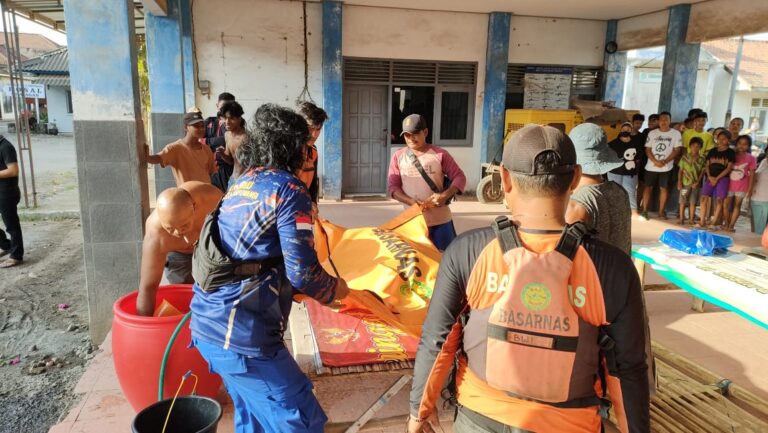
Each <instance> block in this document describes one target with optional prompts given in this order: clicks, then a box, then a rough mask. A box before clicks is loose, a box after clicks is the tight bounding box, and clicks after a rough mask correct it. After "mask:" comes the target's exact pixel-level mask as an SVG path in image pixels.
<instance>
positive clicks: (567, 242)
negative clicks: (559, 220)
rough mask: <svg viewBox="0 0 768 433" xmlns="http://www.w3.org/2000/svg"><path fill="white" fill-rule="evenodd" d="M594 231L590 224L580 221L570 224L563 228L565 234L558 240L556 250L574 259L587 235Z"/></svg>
mask: <svg viewBox="0 0 768 433" xmlns="http://www.w3.org/2000/svg"><path fill="white" fill-rule="evenodd" d="M593 233H594V230H592V229H590V228H589V226H587V225H586V224H584V223H583V222H581V221H579V222H576V223H573V224H568V225H567V226H566V227H565V230H563V235H562V236H561V237H560V240H559V241H558V242H557V246H556V247H555V251H557V252H559V253H560V254H562V255H564V256H565V257H568V258H569V259H571V260H573V258H574V257H576V251H578V250H579V246H581V244H582V242H583V241H584V238H585V237H588V236H590V235H592V234H593Z"/></svg>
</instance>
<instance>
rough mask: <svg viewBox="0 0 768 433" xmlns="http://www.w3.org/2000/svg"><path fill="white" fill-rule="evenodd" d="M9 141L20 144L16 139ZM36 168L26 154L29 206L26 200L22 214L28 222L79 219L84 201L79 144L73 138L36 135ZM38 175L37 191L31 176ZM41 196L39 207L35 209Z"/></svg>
mask: <svg viewBox="0 0 768 433" xmlns="http://www.w3.org/2000/svg"><path fill="white" fill-rule="evenodd" d="M9 139H10V140H11V141H12V142H13V143H14V144H16V136H15V135H13V134H11V135H10V136H9ZM31 150H32V166H33V168H34V170H31V169H30V158H29V154H28V152H26V151H24V152H22V155H21V157H22V158H23V161H24V175H25V181H26V182H24V183H22V184H21V185H20V187H21V188H22V193H23V192H24V184H26V191H27V198H28V201H27V203H26V204H27V205H26V206H25V201H24V198H23V197H22V201H21V205H20V207H21V209H20V210H19V212H20V213H21V214H22V215H24V216H23V218H25V219H34V218H39V217H41V216H49V215H51V214H54V215H56V216H68V217H73V216H77V215H78V213H79V211H80V201H79V199H78V195H77V162H76V156H75V142H74V139H73V138H72V136H71V135H43V134H38V135H32V146H31ZM32 171H34V188H33V185H32V183H33V182H32V180H33V179H32V176H31V173H32ZM34 192H37V207H36V208H35V207H34Z"/></svg>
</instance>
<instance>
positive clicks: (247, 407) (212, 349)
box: [193, 339, 328, 433]
mask: <svg viewBox="0 0 768 433" xmlns="http://www.w3.org/2000/svg"><path fill="white" fill-rule="evenodd" d="M193 345H194V346H195V347H196V348H197V350H198V351H199V352H200V354H201V355H202V356H203V358H205V360H206V361H208V365H209V367H210V369H211V371H212V372H214V373H216V374H218V375H219V376H221V378H222V379H223V381H224V386H226V388H227V391H228V392H229V395H230V396H231V397H232V401H233V402H234V408H235V431H236V432H237V433H252V432H255V433H322V432H323V427H324V426H325V423H326V421H328V418H327V417H326V416H325V412H323V408H322V407H320V403H319V402H318V401H317V398H315V395H314V394H313V393H312V382H310V381H309V379H308V378H307V376H306V375H304V373H302V371H301V370H300V369H299V366H298V364H296V361H295V360H294V359H293V357H291V354H290V353H289V352H288V349H285V348H284V349H281V350H279V351H278V352H276V353H275V354H273V355H271V356H264V357H249V356H245V355H242V354H239V353H235V352H232V351H230V350H224V349H222V348H221V347H219V346H217V345H213V344H209V343H206V342H204V341H200V340H199V339H194V341H193Z"/></svg>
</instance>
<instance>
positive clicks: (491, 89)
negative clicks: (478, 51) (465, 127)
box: [480, 12, 512, 162]
mask: <svg viewBox="0 0 768 433" xmlns="http://www.w3.org/2000/svg"><path fill="white" fill-rule="evenodd" d="M511 18H512V14H510V13H506V12H491V14H490V15H489V16H488V48H487V50H486V52H485V90H484V92H483V126H482V128H483V132H482V136H481V140H480V160H481V161H485V162H490V161H491V159H493V157H494V156H495V155H496V154H497V153H498V151H499V149H501V146H502V145H503V141H504V105H505V102H506V99H507V64H508V63H509V23H510V20H511Z"/></svg>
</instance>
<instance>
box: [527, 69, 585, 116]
mask: <svg viewBox="0 0 768 433" xmlns="http://www.w3.org/2000/svg"><path fill="white" fill-rule="evenodd" d="M572 76H573V69H572V68H563V67H557V66H528V67H527V68H525V78H524V86H525V87H524V89H525V91H524V98H523V108H533V109H543V110H567V109H568V105H569V102H570V98H571V78H572Z"/></svg>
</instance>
